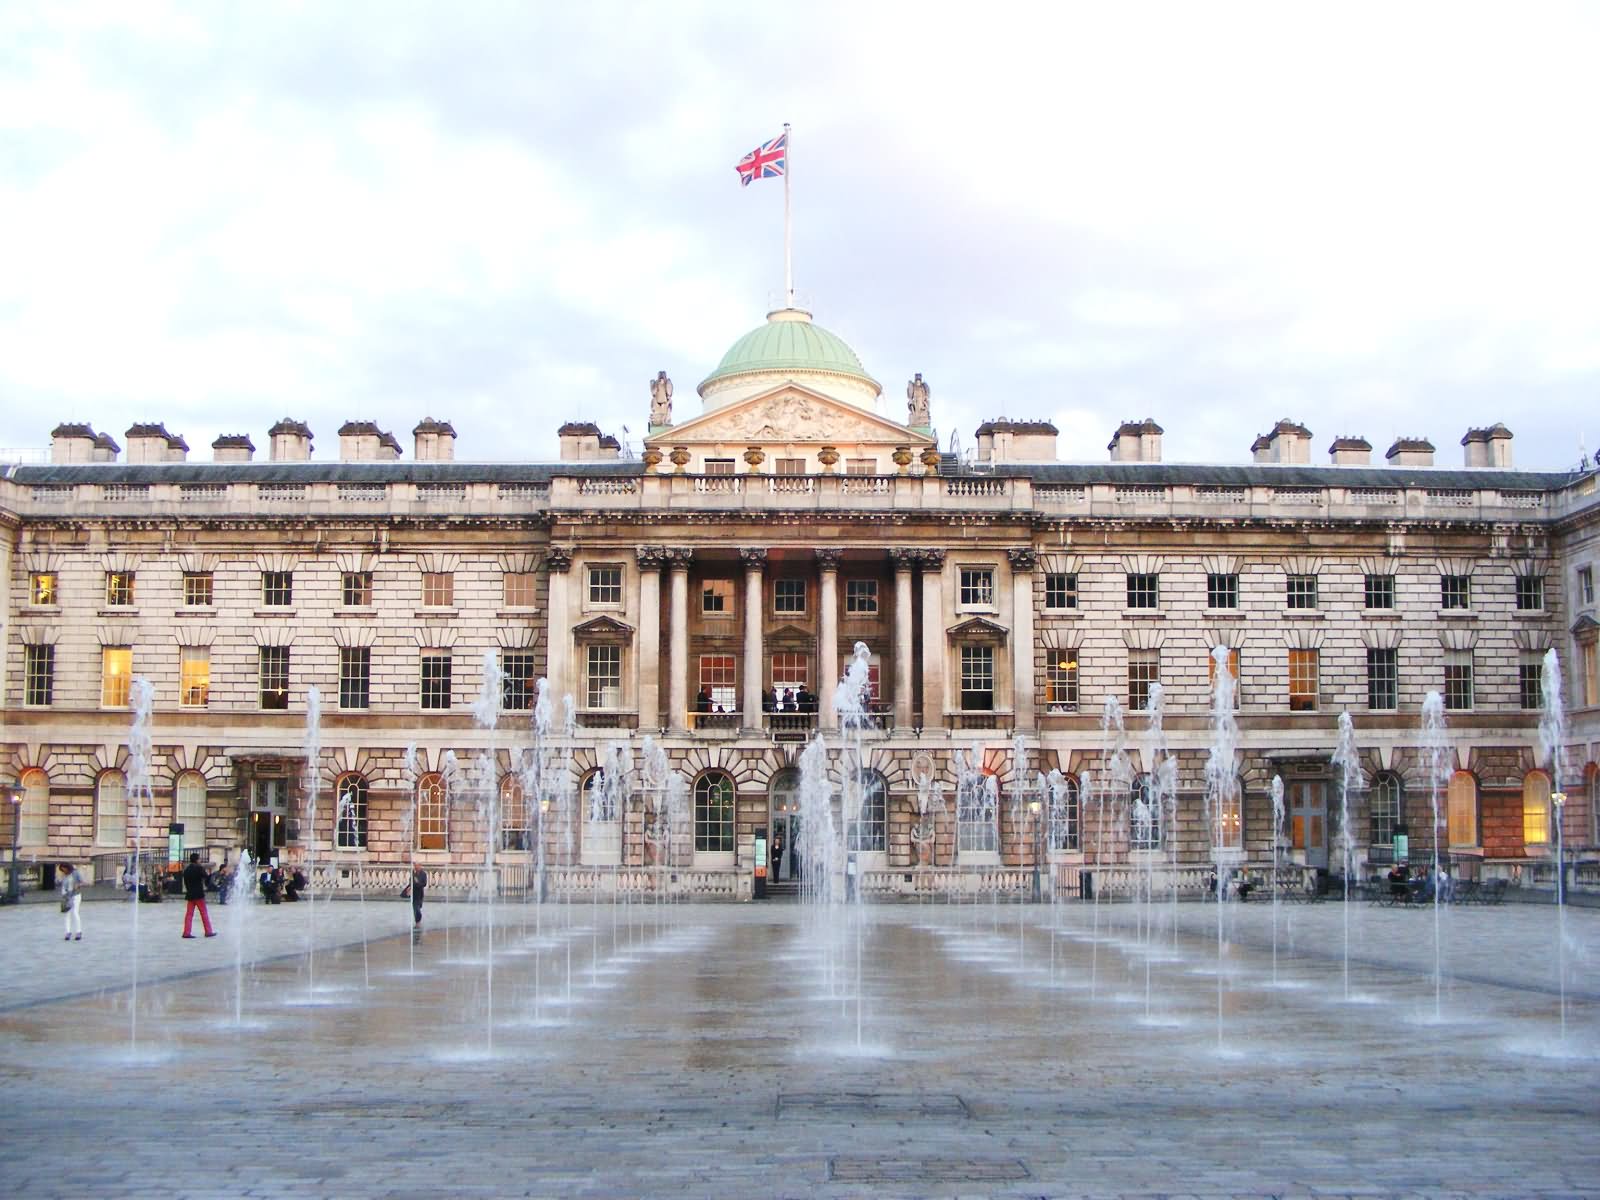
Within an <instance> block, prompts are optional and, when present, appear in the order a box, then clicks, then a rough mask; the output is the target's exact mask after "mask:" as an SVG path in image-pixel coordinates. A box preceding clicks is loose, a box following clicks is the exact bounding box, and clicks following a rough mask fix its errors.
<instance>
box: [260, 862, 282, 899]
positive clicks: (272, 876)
mask: <svg viewBox="0 0 1600 1200" xmlns="http://www.w3.org/2000/svg"><path fill="white" fill-rule="evenodd" d="M260 883H261V898H262V899H263V900H265V901H266V902H267V903H268V904H277V903H279V902H280V901H281V900H282V899H283V872H282V871H281V870H280V869H278V868H277V867H269V868H268V869H267V870H265V871H263V872H261V880H260Z"/></svg>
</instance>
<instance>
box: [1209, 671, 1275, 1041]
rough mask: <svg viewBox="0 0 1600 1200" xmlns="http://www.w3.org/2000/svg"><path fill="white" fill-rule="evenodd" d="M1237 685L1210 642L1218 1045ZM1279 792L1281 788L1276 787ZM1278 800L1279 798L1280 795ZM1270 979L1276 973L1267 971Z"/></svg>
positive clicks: (1234, 796) (1234, 795) (1235, 788)
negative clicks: (1270, 974) (1226, 863)
mask: <svg viewBox="0 0 1600 1200" xmlns="http://www.w3.org/2000/svg"><path fill="white" fill-rule="evenodd" d="M1238 688H1239V684H1238V681H1237V680H1236V679H1234V677H1233V652H1232V651H1231V650H1230V649H1229V647H1227V646H1216V647H1213V648H1212V651H1211V750H1210V753H1208V754H1207V755H1206V824H1207V826H1208V827H1209V832H1210V835H1211V837H1210V841H1211V864H1212V870H1213V871H1214V872H1215V878H1216V891H1217V894H1216V895H1215V896H1214V897H1212V899H1214V900H1215V901H1216V904H1217V1046H1218V1048H1219V1049H1220V1048H1221V1046H1222V946H1223V936H1222V899H1223V895H1224V893H1225V891H1226V887H1227V883H1226V879H1227V873H1226V872H1225V871H1224V870H1223V858H1224V851H1225V850H1231V847H1230V846H1228V845H1227V842H1228V833H1229V830H1228V828H1227V826H1228V818H1229V814H1230V813H1231V812H1233V811H1236V808H1237V806H1238V805H1239V803H1240V797H1239V794H1238V792H1239V773H1238V768H1237V765H1236V764H1237V762H1238V758H1239V721H1238V718H1236V717H1235V716H1234V715H1233V708H1234V701H1235V698H1236V697H1237V695H1238ZM1280 793H1281V787H1280ZM1280 804H1281V798H1280ZM1273 854H1274V861H1273V872H1272V874H1273V885H1272V900H1273V905H1274V907H1273V910H1272V911H1273V918H1274V920H1273V942H1272V952H1273V962H1274V963H1276V962H1277V952H1278V942H1277V920H1276V918H1277V911H1278V910H1277V907H1276V905H1277V900H1278V885H1277V874H1278V872H1277V861H1276V854H1277V851H1276V849H1274V851H1273ZM1273 977H1274V979H1276V977H1277V975H1276V971H1274V975H1273Z"/></svg>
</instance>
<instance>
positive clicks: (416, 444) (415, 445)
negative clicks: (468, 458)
mask: <svg viewBox="0 0 1600 1200" xmlns="http://www.w3.org/2000/svg"><path fill="white" fill-rule="evenodd" d="M411 437H412V450H413V456H414V457H415V458H416V460H417V461H418V462H450V461H452V460H453V459H454V458H455V456H456V431H455V428H454V427H453V426H452V425H451V424H450V422H449V421H435V420H434V419H433V418H432V417H423V418H422V420H420V421H418V422H417V427H416V428H415V429H413V430H412V431H411Z"/></svg>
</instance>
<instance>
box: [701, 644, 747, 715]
mask: <svg viewBox="0 0 1600 1200" xmlns="http://www.w3.org/2000/svg"><path fill="white" fill-rule="evenodd" d="M695 708H696V710H697V711H699V712H722V713H731V712H738V711H739V689H738V683H737V681H736V677H735V675H734V661H733V655H731V654H702V655H701V656H700V692H699V695H698V696H697V698H696V700H695Z"/></svg>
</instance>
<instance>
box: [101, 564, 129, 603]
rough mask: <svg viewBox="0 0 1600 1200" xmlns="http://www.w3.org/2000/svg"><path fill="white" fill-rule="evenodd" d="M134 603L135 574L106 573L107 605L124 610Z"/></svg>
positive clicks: (122, 572) (127, 572) (124, 572)
mask: <svg viewBox="0 0 1600 1200" xmlns="http://www.w3.org/2000/svg"><path fill="white" fill-rule="evenodd" d="M132 603H133V572H132V571H107V572H106V605H107V607H110V608H122V607H126V606H127V605H130V604H132Z"/></svg>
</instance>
